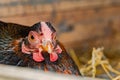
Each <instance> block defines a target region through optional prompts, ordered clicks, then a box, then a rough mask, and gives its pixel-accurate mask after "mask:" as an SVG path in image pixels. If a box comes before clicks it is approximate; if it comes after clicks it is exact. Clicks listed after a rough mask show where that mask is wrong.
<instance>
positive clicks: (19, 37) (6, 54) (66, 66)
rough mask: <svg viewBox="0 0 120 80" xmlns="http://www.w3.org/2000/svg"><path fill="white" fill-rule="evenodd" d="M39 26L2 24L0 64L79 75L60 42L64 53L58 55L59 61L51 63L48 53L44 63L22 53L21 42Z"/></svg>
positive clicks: (0, 30) (0, 32)
mask: <svg viewBox="0 0 120 80" xmlns="http://www.w3.org/2000/svg"><path fill="white" fill-rule="evenodd" d="M37 26H40V25H38V24H35V25H33V26H31V27H29V26H23V25H19V24H13V23H4V22H0V63H1V64H8V65H15V66H22V67H30V68H35V69H42V70H45V71H55V72H60V73H67V74H75V75H78V74H79V71H78V68H77V66H76V65H75V63H74V61H73V60H72V58H71V57H70V56H69V55H68V54H67V52H66V51H65V49H64V48H63V46H62V45H61V44H60V43H59V42H58V41H57V44H59V45H60V47H61V48H62V53H61V54H58V60H57V61H55V62H51V61H50V59H49V54H48V53H47V52H43V53H42V55H43V57H45V60H44V61H42V62H36V61H34V60H33V59H32V55H31V54H23V53H22V52H21V42H22V41H23V40H24V39H25V37H27V36H28V33H29V31H31V30H35V29H36V28H37Z"/></svg>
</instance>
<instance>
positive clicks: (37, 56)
mask: <svg viewBox="0 0 120 80" xmlns="http://www.w3.org/2000/svg"><path fill="white" fill-rule="evenodd" d="M33 59H34V60H35V61H36V62H41V61H43V60H44V57H43V56H42V54H41V53H40V52H35V53H33Z"/></svg>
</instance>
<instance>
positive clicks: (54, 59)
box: [50, 53, 58, 62]
mask: <svg viewBox="0 0 120 80" xmlns="http://www.w3.org/2000/svg"><path fill="white" fill-rule="evenodd" d="M57 59H58V55H57V54H56V53H51V54H50V61H51V62H54V61H56V60H57Z"/></svg>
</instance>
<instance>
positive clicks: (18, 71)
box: [0, 65, 103, 80]
mask: <svg viewBox="0 0 120 80" xmlns="http://www.w3.org/2000/svg"><path fill="white" fill-rule="evenodd" d="M8 79H9V80H48V79H49V80H83V79H84V80H101V79H97V78H94V79H93V78H88V77H80V76H74V75H65V74H56V73H52V72H43V71H38V70H33V69H28V68H21V67H15V66H7V65H0V80H8ZM102 80H103V79H102Z"/></svg>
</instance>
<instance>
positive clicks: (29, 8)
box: [0, 0, 120, 63]
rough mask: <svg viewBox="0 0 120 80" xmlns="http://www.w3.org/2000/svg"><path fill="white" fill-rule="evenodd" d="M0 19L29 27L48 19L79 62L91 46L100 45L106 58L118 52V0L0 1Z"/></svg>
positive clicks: (119, 35) (119, 43)
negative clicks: (72, 50) (73, 51)
mask: <svg viewBox="0 0 120 80" xmlns="http://www.w3.org/2000/svg"><path fill="white" fill-rule="evenodd" d="M0 20H1V21H5V22H12V23H17V24H22V25H28V26H31V25H33V24H35V23H37V22H39V21H50V22H51V23H52V24H53V25H54V26H55V28H56V30H57V34H58V38H59V40H60V41H61V42H62V43H63V44H64V45H65V47H66V49H68V50H69V49H74V50H75V53H76V54H77V55H79V58H80V59H81V62H82V63H84V62H85V61H86V60H85V59H89V58H88V57H86V56H85V55H86V54H85V53H88V52H91V51H92V48H93V47H102V46H103V47H104V48H105V55H106V56H107V57H108V58H109V59H113V58H114V59H118V58H119V56H118V55H120V0H0ZM87 55H90V54H87ZM113 56H115V57H113ZM111 61H113V60H111ZM117 62H118V61H117Z"/></svg>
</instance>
